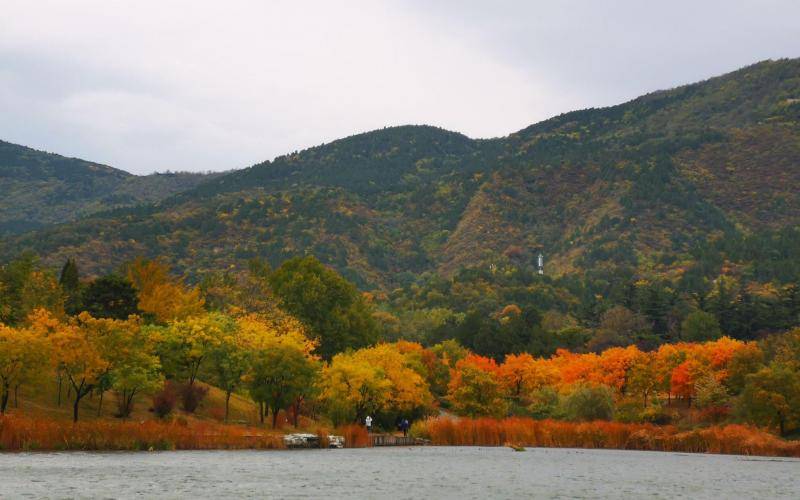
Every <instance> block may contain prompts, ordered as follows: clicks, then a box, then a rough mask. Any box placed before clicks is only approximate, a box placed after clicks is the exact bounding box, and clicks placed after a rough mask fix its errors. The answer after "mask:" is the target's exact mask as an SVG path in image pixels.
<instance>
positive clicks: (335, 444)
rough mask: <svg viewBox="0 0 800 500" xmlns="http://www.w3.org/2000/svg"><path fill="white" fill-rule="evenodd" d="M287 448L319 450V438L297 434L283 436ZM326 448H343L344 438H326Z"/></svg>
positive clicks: (332, 436)
mask: <svg viewBox="0 0 800 500" xmlns="http://www.w3.org/2000/svg"><path fill="white" fill-rule="evenodd" d="M283 443H284V444H285V445H286V447H287V448H320V447H321V443H320V439H319V436H318V435H316V434H307V433H297V434H287V435H285V436H283ZM328 448H344V436H334V435H329V436H328Z"/></svg>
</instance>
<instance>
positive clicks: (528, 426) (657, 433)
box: [412, 417, 800, 457]
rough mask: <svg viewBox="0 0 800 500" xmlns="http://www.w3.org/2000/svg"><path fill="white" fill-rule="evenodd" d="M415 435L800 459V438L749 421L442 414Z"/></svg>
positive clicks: (448, 441)
mask: <svg viewBox="0 0 800 500" xmlns="http://www.w3.org/2000/svg"><path fill="white" fill-rule="evenodd" d="M412 433H413V435H415V436H417V437H421V438H424V439H428V440H430V442H431V443H432V444H434V445H440V446H504V445H515V446H530V447H553V448H607V449H620V450H644V451H671V452H691V453H724V454H734V455H762V456H786V457H800V441H786V440H783V439H780V438H778V437H777V436H775V435H773V434H770V433H768V432H766V431H763V430H761V429H757V428H754V427H749V426H744V425H725V426H712V427H704V428H698V429H693V430H680V429H678V428H676V427H674V426H670V425H666V426H659V425H653V424H624V423H618V422H605V421H597V422H582V423H577V422H563V421H555V420H534V419H530V418H521V417H511V418H505V419H493V418H476V419H470V418H451V417H436V418H430V419H428V420H424V421H420V422H417V423H415V424H414V426H413V428H412Z"/></svg>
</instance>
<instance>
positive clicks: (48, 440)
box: [0, 415, 372, 451]
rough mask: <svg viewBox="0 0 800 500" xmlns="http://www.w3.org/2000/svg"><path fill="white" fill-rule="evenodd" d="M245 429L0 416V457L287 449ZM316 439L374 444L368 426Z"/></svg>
mask: <svg viewBox="0 0 800 500" xmlns="http://www.w3.org/2000/svg"><path fill="white" fill-rule="evenodd" d="M291 432H295V430H294V429H282V430H273V429H263V428H257V427H248V426H243V425H233V424H229V425H226V424H222V423H216V422H208V421H199V420H187V419H183V418H177V419H173V420H170V421H160V420H146V421H115V420H88V421H85V422H78V423H72V422H69V421H66V420H52V419H46V418H31V417H26V416H21V415H5V416H0V451H59V450H82V451H104V450H105V451H146V450H153V451H155V450H245V449H256V450H274V449H284V448H285V447H286V446H285V445H284V442H283V436H284V434H285V433H291ZM313 432H314V433H316V434H318V435H319V436H320V440H321V442H322V443H323V444H324V445H327V442H328V435H329V434H335V435H339V436H344V438H345V446H346V447H348V448H364V447H367V446H370V445H371V444H372V443H371V441H370V439H369V435H368V434H367V431H366V429H365V428H364V426H361V425H345V426H342V427H337V428H333V429H329V428H325V427H319V428H317V429H316V430H315V431H313Z"/></svg>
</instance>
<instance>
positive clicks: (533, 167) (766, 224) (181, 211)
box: [3, 60, 800, 289]
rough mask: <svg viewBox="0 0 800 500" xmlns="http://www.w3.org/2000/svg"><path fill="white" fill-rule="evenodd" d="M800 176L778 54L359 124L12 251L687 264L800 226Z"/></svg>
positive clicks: (409, 275) (181, 257)
mask: <svg viewBox="0 0 800 500" xmlns="http://www.w3.org/2000/svg"><path fill="white" fill-rule="evenodd" d="M798 185H800V60H781V61H766V62H763V63H759V64H756V65H753V66H749V67H747V68H743V69H741V70H739V71H735V72H733V73H730V74H727V75H724V76H722V77H718V78H713V79H710V80H707V81H704V82H700V83H696V84H692V85H687V86H684V87H680V88H676V89H672V90H668V91H661V92H655V93H652V94H648V95H646V96H643V97H640V98H638V99H635V100H633V101H630V102H628V103H625V104H621V105H618V106H613V107H610V108H604V109H589V110H584V111H577V112H573V113H567V114H564V115H561V116H558V117H556V118H553V119H551V120H547V121H545V122H542V123H539V124H536V125H533V126H531V127H528V128H526V129H523V130H521V131H519V132H516V133H514V134H511V135H510V136H508V137H505V138H498V139H492V140H472V139H469V138H467V137H465V136H463V135H460V134H457V133H453V132H448V131H445V130H441V129H437V128H434V127H425V126H405V127H393V128H386V129H383V130H377V131H374V132H370V133H366V134H360V135H357V136H353V137H348V138H346V139H342V140H339V141H334V142H332V143H330V144H325V145H321V146H318V147H315V148H311V149H308V150H305V151H302V152H299V153H294V154H291V155H287V156H284V157H280V158H277V159H275V160H274V161H272V162H265V163H263V164H259V165H255V166H253V167H250V168H248V169H244V170H240V171H235V172H231V173H228V174H226V175H223V176H220V177H217V178H215V179H211V180H209V181H208V182H204V183H202V184H200V185H198V186H197V187H195V188H193V189H189V190H186V191H183V192H181V193H179V194H177V195H175V196H172V197H170V198H167V199H164V200H162V201H160V202H158V203H155V204H152V205H149V206H142V207H137V208H128V209H121V210H116V211H114V212H108V213H103V214H99V215H97V216H94V217H88V218H86V219H84V220H81V221H78V222H75V223H71V224H66V225H63V226H58V227H52V228H47V229H45V230H42V231H38V232H36V233H34V234H32V235H28V236H24V237H21V238H17V239H15V240H14V241H13V242H10V243H11V244H9V245H8V246H7V248H8V251H6V252H4V255H3V256H6V257H7V256H8V255H11V253H12V252H16V251H19V250H21V249H23V248H33V249H34V250H36V251H38V252H39V253H41V254H42V255H45V256H47V258H48V259H50V260H52V261H53V262H60V261H62V260H63V259H64V258H66V257H67V256H71V255H77V256H79V257H80V258H81V259H82V260H85V262H84V263H83V266H84V268H86V269H88V270H90V271H100V270H104V269H108V268H111V267H113V266H114V265H116V264H118V263H119V262H121V261H123V260H126V259H129V258H132V257H133V256H135V255H138V254H145V255H164V256H166V257H168V258H169V259H171V260H172V261H173V263H174V264H176V265H177V266H178V267H179V268H183V269H191V270H193V271H202V270H203V269H208V268H223V267H227V266H229V265H237V264H241V263H242V262H243V261H245V260H246V259H249V258H252V257H256V256H258V257H266V258H268V259H269V260H270V261H271V262H272V263H278V262H280V261H281V260H283V259H285V258H287V257H289V256H292V255H296V254H298V253H299V254H303V253H312V254H315V255H317V256H318V257H319V258H321V259H322V260H323V261H325V262H327V263H329V264H331V265H333V266H335V267H337V268H338V269H339V270H341V271H342V272H343V273H344V274H345V275H346V276H347V277H349V278H350V279H353V280H355V281H356V282H357V283H359V284H360V285H361V286H363V287H365V288H371V287H381V288H384V289H392V288H393V287H395V286H398V285H401V284H407V283H409V282H411V281H413V280H414V279H416V277H418V276H420V275H422V274H424V273H441V274H445V275H446V274H450V273H453V272H454V271H456V270H458V269H459V268H463V267H474V266H487V265H489V264H503V263H512V264H514V265H516V266H523V267H524V266H531V265H532V264H533V259H534V258H535V255H536V254H537V253H538V252H539V251H542V252H543V253H544V254H545V256H546V262H547V272H548V274H569V273H572V272H585V271H586V270H589V269H606V268H626V269H631V270H632V271H634V272H640V273H657V274H661V275H666V276H673V277H678V276H681V275H682V274H684V273H686V272H687V271H688V270H689V268H690V267H691V266H692V265H693V264H692V263H693V262H696V261H697V259H698V257H697V252H698V251H699V250H698V249H699V248H705V247H707V246H708V245H712V244H714V242H715V241H718V240H720V238H723V237H725V238H733V239H736V238H742V237H745V236H746V235H749V234H754V233H758V232H763V231H774V232H780V231H783V230H789V229H792V228H796V227H797V226H798V215H800V196H799V195H798V192H800V190H798V189H797V187H796V186H798ZM782 248H783V247H782ZM787 248H788V247H787ZM791 248H793V247H791ZM781 251H782V252H783V254H785V253H787V252H789V253H791V252H792V251H794V250H791V249H790V250H786V249H785V248H784V249H783V250H781ZM731 255H733V254H731ZM790 257H791V255H788V256H787V255H783V257H782V258H790ZM732 258H733V257H732ZM736 258H739V259H741V258H742V257H741V256H739V257H736ZM745 258H747V257H745ZM798 258H800V255H798Z"/></svg>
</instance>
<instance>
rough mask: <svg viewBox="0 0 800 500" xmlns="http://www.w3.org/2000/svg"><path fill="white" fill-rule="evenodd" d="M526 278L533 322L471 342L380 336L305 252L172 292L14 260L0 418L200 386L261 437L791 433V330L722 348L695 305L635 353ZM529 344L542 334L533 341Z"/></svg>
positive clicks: (477, 324) (618, 310)
mask: <svg viewBox="0 0 800 500" xmlns="http://www.w3.org/2000/svg"><path fill="white" fill-rule="evenodd" d="M532 283H534V282H532ZM539 284H540V285H541V286H540V287H539V288H536V289H535V290H536V293H535V294H534V295H535V296H536V297H537V298H538V299H539V300H540V303H541V304H546V311H545V312H544V313H540V312H538V310H536V309H535V308H528V307H519V306H517V305H516V304H513V303H512V304H508V305H506V306H505V307H503V308H502V309H500V310H499V311H496V312H494V313H491V315H489V316H487V317H488V318H489V319H490V320H491V321H492V322H494V324H495V325H496V326H494V327H493V329H490V330H488V331H485V330H484V329H483V326H482V321H484V317H483V316H479V315H474V314H466V315H463V316H459V315H458V314H457V313H453V312H452V311H450V312H448V311H441V310H438V311H436V310H433V309H432V310H430V311H429V313H430V314H431V318H428V319H431V320H432V321H439V322H440V324H438V325H436V326H435V328H434V329H433V332H435V335H440V337H439V338H436V336H435V335H434V336H433V337H430V338H427V339H425V340H426V343H424V344H423V343H420V342H414V341H408V340H402V339H399V340H398V339H392V338H387V336H388V333H387V332H388V328H389V327H390V326H391V325H392V315H391V314H390V313H387V312H386V311H385V310H383V311H382V310H380V309H377V308H376V307H375V304H376V303H381V298H380V297H376V296H374V295H371V294H362V293H360V292H358V291H357V290H356V288H355V287H354V286H353V285H352V284H351V283H348V282H347V281H346V280H344V279H343V278H342V277H341V276H339V275H338V274H336V273H335V272H334V271H332V270H330V269H329V268H326V267H325V266H323V265H321V264H320V263H319V262H318V261H317V260H316V259H314V258H312V257H306V258H295V259H291V260H289V261H286V262H285V263H284V264H283V265H281V266H280V267H278V268H277V269H275V270H271V269H269V268H268V267H267V266H265V265H263V264H260V263H258V262H253V263H252V264H251V266H250V269H249V270H248V271H247V272H244V273H234V272H219V273H213V274H209V275H206V276H205V277H204V278H203V280H202V281H200V282H199V283H198V285H196V286H188V285H186V284H185V283H184V281H183V280H182V279H178V278H175V277H174V276H172V275H171V274H170V273H169V269H168V268H167V266H166V265H164V264H163V263H162V262H160V261H157V260H156V261H147V260H143V259H138V260H135V261H133V262H131V263H129V264H128V265H126V266H124V268H123V269H121V270H120V272H119V273H118V274H112V275H107V276H102V277H97V278H93V279H83V278H81V276H80V273H79V270H78V267H77V265H76V263H75V262H74V261H68V262H67V263H66V264H65V265H64V267H63V269H62V270H61V273H60V275H58V276H56V275H55V274H53V273H49V272H48V271H47V270H44V269H42V268H40V267H39V265H38V264H37V262H36V260H35V258H33V257H30V256H23V257H22V258H20V259H17V260H16V261H14V262H12V263H10V264H8V265H6V266H4V267H3V268H2V269H0V286H1V287H2V295H0V315H1V316H0V319H2V323H3V324H4V325H3V326H1V327H0V384H1V385H2V405H1V408H0V409H2V410H3V411H5V410H6V409H7V407H8V404H9V400H10V399H11V398H12V395H13V394H14V393H16V392H18V391H19V390H20V389H22V390H25V388H26V387H31V388H36V387H38V386H41V385H42V384H52V385H53V386H57V387H58V390H57V394H58V398H61V397H62V394H63V395H64V397H65V398H69V400H70V402H71V404H72V406H73V418H74V419H75V420H77V419H78V418H79V415H80V405H81V402H82V401H83V400H84V398H86V397H87V396H89V395H98V396H99V397H100V401H101V403H100V404H102V398H103V395H104V394H105V393H107V392H109V391H111V392H113V393H114V394H115V398H114V399H115V402H116V404H117V411H116V414H117V415H118V416H119V417H123V418H124V417H128V416H130V415H131V414H132V412H133V410H134V406H135V404H136V403H137V401H140V400H141V399H142V398H143V397H145V396H147V397H149V398H150V399H149V404H150V407H151V409H152V410H153V411H154V413H155V414H156V415H158V416H162V417H165V416H168V415H169V414H170V413H171V412H173V411H174V409H175V408H176V407H177V406H178V405H180V406H181V408H182V409H183V410H184V411H186V412H194V411H195V410H196V409H197V408H198V406H199V405H201V404H202V402H203V399H204V397H205V394H206V391H207V388H206V384H210V385H213V386H216V387H218V388H219V389H221V390H222V391H223V392H224V393H225V395H226V408H225V418H226V419H227V416H228V409H227V406H228V405H227V402H228V401H229V400H230V398H231V396H232V395H233V394H241V395H245V396H247V397H249V398H250V399H251V400H252V401H253V402H254V403H255V404H256V405H257V407H258V408H259V415H260V418H261V420H262V422H263V421H264V419H265V418H266V417H268V416H271V423H272V425H273V426H275V425H276V424H277V418H278V415H279V413H280V412H281V411H286V412H287V414H288V415H290V416H291V418H292V420H293V422H294V424H295V425H297V424H298V422H299V417H300V416H301V415H306V416H308V417H311V418H319V417H325V418H327V419H329V420H330V421H331V422H332V423H333V424H334V425H341V424H347V423H354V422H360V421H363V419H364V418H365V417H366V416H367V415H371V416H373V418H374V419H375V422H376V424H377V425H378V426H380V427H383V428H392V426H393V425H394V424H395V423H396V422H397V421H398V420H399V419H401V418H409V419H412V420H417V419H420V418H422V417H425V416H428V415H431V414H435V413H436V412H438V411H440V410H441V409H445V410H447V411H450V412H452V413H455V414H458V415H465V416H471V417H479V416H494V417H505V416H509V415H518V416H528V417H531V418H535V419H562V420H572V421H584V420H615V421H620V422H629V423H637V422H650V423H655V424H668V423H681V424H686V425H698V424H705V423H720V422H747V423H753V424H757V425H761V426H768V427H772V428H774V429H776V430H778V431H779V432H780V433H781V434H789V433H791V432H793V431H795V430H796V429H797V428H798V426H800V329H794V330H792V331H790V332H788V333H783V334H776V335H768V336H765V337H764V338H762V339H761V340H759V341H754V340H749V339H733V338H730V337H727V336H723V333H724V332H723V330H722V328H721V326H720V322H719V320H718V319H717V316H716V313H715V312H709V311H716V309H715V308H713V307H707V309H708V311H706V310H705V309H703V308H695V309H693V310H691V311H690V312H689V313H688V314H686V315H685V316H684V317H683V319H682V321H681V322H680V326H679V328H680V332H681V336H680V338H679V339H676V340H678V341H676V342H671V343H661V345H658V344H659V343H660V340H655V341H652V343H648V342H649V338H650V337H648V336H651V335H653V334H654V333H653V328H654V327H653V325H652V323H650V321H649V319H648V317H647V316H645V315H644V314H642V313H641V312H636V310H635V308H634V309H628V308H626V307H624V306H614V307H612V308H610V309H608V310H607V311H605V312H604V313H603V314H602V315H601V319H600V321H599V323H598V324H597V326H596V327H595V328H593V329H591V330H590V331H588V332H587V328H586V327H585V326H582V325H581V324H580V323H579V322H577V321H576V319H575V318H574V317H571V316H570V314H569V313H568V312H561V311H559V310H558V309H557V304H558V300H559V295H558V294H557V293H556V291H555V290H556V289H555V287H553V286H552V284H550V283H547V282H542V283H539ZM537 286H538V285H537ZM642 286H645V285H642ZM726 286H727V285H726V284H725V281H724V280H722V281H720V284H718V287H717V292H713V291H712V292H710V295H709V296H708V297H707V299H708V300H707V301H705V302H703V304H706V305H707V304H709V303H711V304H714V303H720V300H721V299H719V298H718V295H721V294H723V293H724V291H725V290H727V289H728V288H727V287H726ZM464 290H465V289H464V288H462V289H461V290H460V293H461V294H464V295H466V293H467V292H465V291H464ZM486 290H488V291H487V293H484V294H483V295H482V296H483V299H481V298H480V297H481V294H480V293H478V291H474V292H470V293H476V294H477V295H475V297H476V303H478V304H484V303H486V301H488V300H502V301H505V300H507V297H500V298H499V299H498V296H496V295H495V296H493V295H492V294H491V289H488V288H487V289H486ZM715 293H716V295H715ZM781 293H782V292H781ZM633 296H637V293H636V292H635V291H634V293H633ZM641 296H642V297H644V298H645V299H647V297H650V296H651V294H650V293H646V294H643V295H641ZM454 297H455V298H461V297H462V296H460V295H459V294H458V293H457V294H455V295H454ZM520 297H521V295H520ZM428 299H431V295H430V294H428ZM726 300H727V299H726ZM548 301H550V302H548ZM714 301H717V302H714ZM644 303H646V302H644ZM551 307H552V308H551ZM787 307H789V308H791V307H792V306H791V305H789V306H787ZM426 314H427V313H426ZM437 314H438V315H439V316H438V317H434V316H435V315H437ZM424 319H425V318H423V320H424ZM448 329H449V330H448ZM447 331H449V332H450V335H447V334H446V333H445V332H447ZM396 334H397V337H402V336H403V334H402V332H396ZM547 335H554V336H555V338H556V339H557V341H553V342H551V343H550V344H545V343H544V340H543V339H546V338H547V337H546V336H547ZM409 336H410V335H409ZM526 336H527V337H526ZM681 339H685V340H691V341H692V342H689V341H684V340H681ZM381 340H383V342H381ZM392 340H395V341H392ZM536 342H540V344H536ZM537 345H538V346H539V347H537ZM564 345H567V346H569V347H571V350H565V349H562V348H561V346H564ZM531 347H533V348H531ZM648 347H650V348H648Z"/></svg>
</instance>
